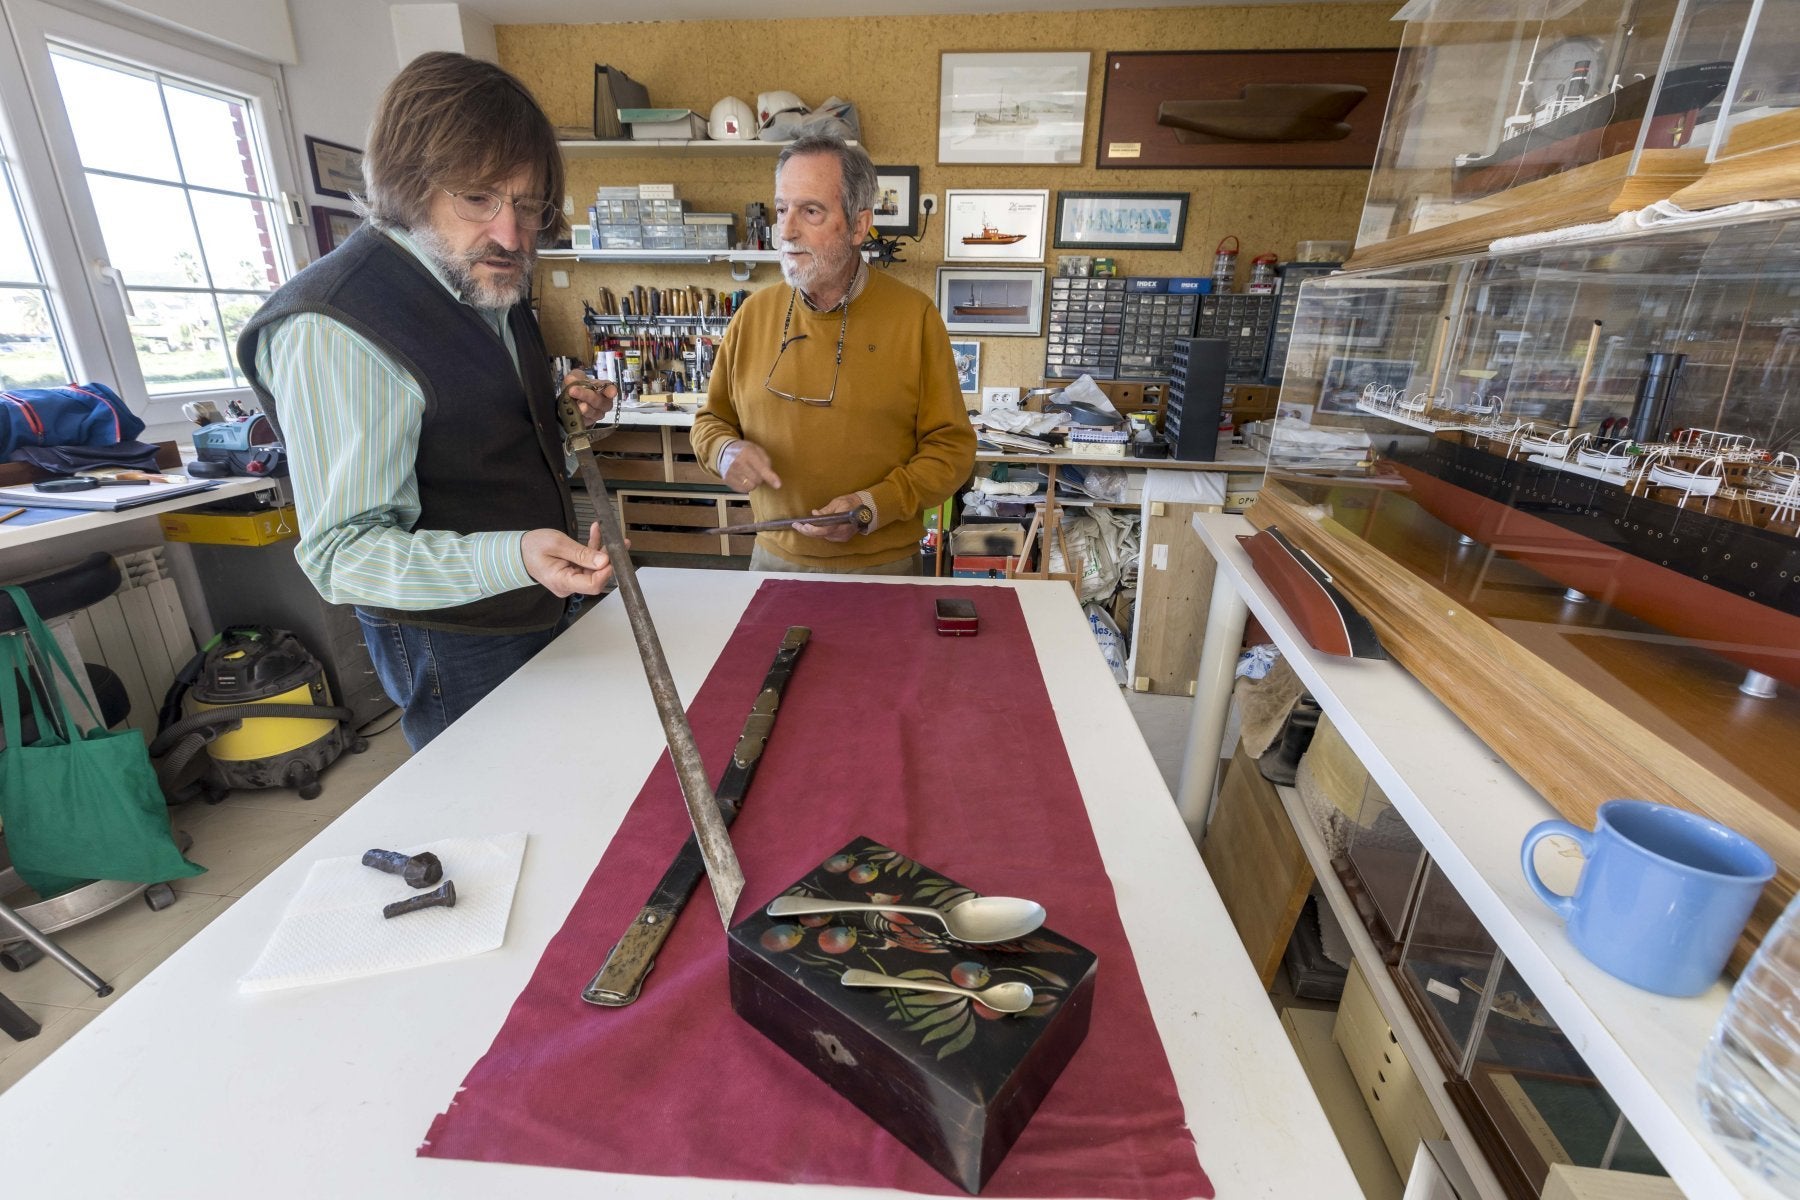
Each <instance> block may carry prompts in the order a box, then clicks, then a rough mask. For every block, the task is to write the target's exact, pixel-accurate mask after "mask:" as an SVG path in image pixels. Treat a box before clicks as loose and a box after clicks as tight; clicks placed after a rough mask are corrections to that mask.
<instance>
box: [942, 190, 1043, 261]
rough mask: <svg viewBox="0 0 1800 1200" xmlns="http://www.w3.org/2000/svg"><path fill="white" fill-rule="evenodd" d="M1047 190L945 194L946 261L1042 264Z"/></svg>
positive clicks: (954, 192) (950, 192)
mask: <svg viewBox="0 0 1800 1200" xmlns="http://www.w3.org/2000/svg"><path fill="white" fill-rule="evenodd" d="M1049 211H1050V193H1049V192H1048V191H1026V190H1002V191H982V192H967V191H961V192H959V191H955V190H951V191H947V192H945V193H944V261H945V262H988V263H992V262H1001V263H1006V262H1028V263H1035V262H1043V261H1044V233H1045V230H1046V228H1047V226H1048V214H1049Z"/></svg>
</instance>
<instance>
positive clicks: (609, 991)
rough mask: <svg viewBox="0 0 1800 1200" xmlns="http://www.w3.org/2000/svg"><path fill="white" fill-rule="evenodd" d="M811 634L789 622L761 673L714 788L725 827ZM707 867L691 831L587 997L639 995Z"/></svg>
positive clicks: (626, 1000) (617, 1002)
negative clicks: (772, 658)
mask: <svg viewBox="0 0 1800 1200" xmlns="http://www.w3.org/2000/svg"><path fill="white" fill-rule="evenodd" d="M811 636H812V630H810V629H808V628H806V627H805V626H804V625H792V626H789V627H788V631H787V635H786V636H785V637H783V638H782V639H781V648H780V649H779V650H777V651H776V652H775V661H774V663H773V664H772V665H771V666H770V667H769V673H768V674H767V675H766V676H764V677H763V685H762V690H761V691H760V692H758V693H757V694H756V701H755V703H753V704H752V705H751V706H750V715H749V716H748V717H746V718H745V719H744V729H743V732H742V733H740V734H739V735H738V740H737V746H736V747H735V748H733V750H732V752H731V761H730V762H729V763H727V764H726V765H725V774H724V775H722V776H721V777H720V778H719V786H718V789H717V791H716V792H715V793H714V795H715V797H716V798H717V799H718V802H719V819H720V820H721V821H722V822H723V823H724V824H725V825H726V826H727V827H729V826H730V825H731V822H732V821H733V820H735V819H736V818H737V814H738V809H739V808H740V807H742V805H743V803H744V795H745V793H747V792H748V791H749V790H750V780H751V779H752V778H754V777H755V775H756V764H757V763H759V762H761V761H762V752H763V746H764V744H766V743H767V742H768V740H769V731H770V730H772V729H773V728H775V714H776V713H777V712H778V711H780V708H781V690H782V688H784V687H786V686H787V681H788V676H790V675H792V674H793V673H794V663H795V662H796V661H797V660H798V659H799V658H800V651H802V650H804V649H806V641H807V639H808V638H810V637H811ZM704 872H705V865H704V864H703V863H702V861H701V858H700V844H699V842H698V841H696V840H695V838H694V835H692V834H689V835H688V839H687V841H686V842H684V843H682V847H681V852H680V853H679V854H677V855H676V856H675V861H674V862H672V863H670V864H669V869H668V870H666V871H664V872H663V877H662V879H661V880H660V881H659V882H658V883H657V885H656V890H655V891H654V892H652V893H650V899H649V900H648V901H647V902H646V903H645V904H644V907H643V910H642V911H640V912H639V913H638V915H637V917H636V919H634V920H633V921H632V922H631V926H630V928H628V929H626V931H625V933H624V935H623V936H621V937H620V938H619V940H618V942H617V943H616V944H615V945H614V946H613V948H612V950H611V952H609V953H608V954H607V956H606V962H605V964H604V965H603V966H602V967H601V968H600V973H599V974H598V975H595V976H594V978H593V981H592V982H590V983H589V984H588V985H587V987H586V988H585V989H583V990H582V993H581V998H582V999H583V1000H586V1001H587V1002H588V1003H589V1004H601V1005H605V1006H606V1007H608V1008H618V1007H620V1006H621V1005H625V1004H630V1003H631V1002H632V1001H633V1000H636V999H637V998H638V989H639V988H641V987H643V985H644V976H645V975H647V974H649V972H650V968H651V967H652V966H654V965H655V963H656V952H657V951H658V950H661V949H662V944H663V940H664V939H665V938H667V937H668V936H669V930H670V929H672V928H673V927H674V925H675V918H676V917H678V916H680V915H681V909H682V906H683V905H685V904H686V903H687V900H688V897H689V896H691V895H693V893H694V889H695V888H696V887H698V886H700V876H701V875H702V874H703V873H704Z"/></svg>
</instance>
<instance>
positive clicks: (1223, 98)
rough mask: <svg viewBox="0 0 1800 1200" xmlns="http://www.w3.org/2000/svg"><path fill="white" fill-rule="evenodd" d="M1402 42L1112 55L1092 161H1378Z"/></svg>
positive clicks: (1193, 164)
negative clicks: (1377, 46)
mask: <svg viewBox="0 0 1800 1200" xmlns="http://www.w3.org/2000/svg"><path fill="white" fill-rule="evenodd" d="M1398 56H1399V52H1398V51H1397V50H1183V51H1126V52H1113V53H1109V54H1108V55H1107V56H1106V71H1105V79H1106V83H1105V91H1104V92H1103V93H1102V98H1101V101H1100V136H1099V146H1098V149H1097V150H1096V152H1095V162H1094V165H1095V166H1097V167H1100V168H1102V169H1106V168H1118V167H1164V168H1179V169H1194V168H1208V167H1210V168H1226V167H1243V168H1261V169H1265V170H1266V169H1269V168H1281V167H1289V168H1295V167H1299V168H1305V167H1312V168H1350V167H1354V168H1361V169H1363V170H1367V169H1368V168H1370V167H1372V166H1374V165H1375V148H1376V146H1377V145H1378V144H1379V142H1380V139H1381V119H1382V116H1383V115H1384V114H1385V113H1386V112H1387V103H1388V91H1389V89H1390V88H1391V87H1392V85H1393V80H1394V64H1395V62H1396V61H1397V59H1398Z"/></svg>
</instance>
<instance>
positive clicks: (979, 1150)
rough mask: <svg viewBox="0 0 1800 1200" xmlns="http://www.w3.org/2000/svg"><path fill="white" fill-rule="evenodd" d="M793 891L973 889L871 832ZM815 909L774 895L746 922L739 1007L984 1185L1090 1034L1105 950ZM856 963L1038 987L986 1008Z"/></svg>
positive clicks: (951, 1174)
mask: <svg viewBox="0 0 1800 1200" xmlns="http://www.w3.org/2000/svg"><path fill="white" fill-rule="evenodd" d="M946 885H947V886H946ZM787 891H788V892H789V893H791V894H797V895H805V896H825V897H830V898H833V899H840V900H863V901H866V900H867V899H868V897H869V894H870V893H871V892H872V891H873V892H886V893H889V894H892V895H896V896H898V897H900V899H899V900H897V901H895V903H899V904H908V905H922V906H927V907H931V906H934V905H935V906H938V907H941V906H942V903H943V900H944V898H945V897H958V896H960V895H962V894H964V892H965V889H964V888H962V887H961V886H959V885H958V884H957V883H956V881H954V880H949V879H946V878H943V877H942V876H941V873H940V872H938V871H935V870H933V869H931V868H930V867H929V866H925V865H924V864H921V863H916V862H913V861H912V860H911V859H909V858H907V857H905V856H904V855H902V854H900V853H898V852H896V851H894V850H891V849H888V848H887V847H885V846H882V845H880V844H878V843H876V842H873V841H870V840H869V839H868V838H857V839H856V840H855V841H853V842H851V843H850V844H849V845H848V846H845V847H844V848H843V849H842V850H841V851H839V852H838V853H837V854H834V855H832V856H831V857H830V858H828V859H826V860H825V862H824V863H822V864H821V865H820V866H819V868H818V869H817V870H815V871H813V872H812V873H811V874H809V875H807V876H806V877H805V878H804V879H801V880H799V881H798V882H797V883H795V884H794V885H793V886H792V887H790V888H788V889H787ZM802 920H804V921H806V922H808V923H807V924H801V923H800V922H801V921H802ZM814 920H815V919H814V918H811V917H807V918H800V919H795V918H792V917H786V918H782V917H771V916H769V915H768V914H767V913H766V912H764V911H763V906H761V905H759V906H758V907H757V910H756V911H755V912H754V913H753V914H752V915H751V916H750V917H749V918H747V919H745V920H744V921H743V922H741V923H740V924H738V925H737V926H736V927H735V928H734V929H732V931H731V933H730V936H729V938H728V939H727V946H728V948H727V958H728V964H729V965H728V973H729V976H730V980H731V1007H732V1010H733V1011H735V1012H736V1013H737V1014H738V1016H740V1017H742V1018H743V1019H744V1020H746V1021H748V1022H749V1023H750V1024H751V1025H753V1026H754V1027H755V1028H756V1029H757V1031H758V1032H760V1033H761V1034H762V1035H763V1036H765V1037H767V1038H768V1039H769V1040H770V1041H772V1042H774V1043H775V1044H776V1045H777V1046H779V1047H781V1048H782V1049H783V1050H785V1051H786V1052H787V1053H788V1054H790V1055H792V1056H793V1057H794V1058H795V1059H796V1060H798V1061H799V1062H800V1063H801V1064H802V1065H803V1066H805V1067H806V1068H807V1069H808V1070H810V1071H812V1072H813V1074H815V1075H817V1076H818V1077H819V1078H820V1079H821V1080H823V1081H824V1082H825V1083H826V1084H827V1085H829V1086H830V1087H831V1089H832V1090H833V1091H835V1092H837V1093H838V1095H840V1096H842V1097H844V1099H846V1100H848V1101H850V1102H851V1103H852V1104H854V1105H856V1106H857V1107H858V1108H860V1109H861V1110H862V1111H863V1112H864V1113H865V1114H867V1115H868V1116H869V1117H870V1119H872V1120H873V1121H875V1122H876V1123H877V1124H878V1125H880V1126H882V1127H883V1128H884V1129H886V1130H887V1131H888V1132H889V1133H891V1134H893V1135H894V1136H895V1137H896V1138H898V1139H899V1140H900V1142H901V1143H902V1144H904V1145H905V1146H906V1147H907V1148H908V1149H910V1150H911V1151H912V1152H913V1153H915V1154H917V1155H918V1156H919V1157H920V1158H923V1159H924V1160H925V1161H926V1162H928V1163H930V1164H931V1165H932V1166H933V1167H935V1168H936V1169H937V1170H939V1171H941V1172H943V1174H944V1176H945V1177H946V1178H948V1179H949V1180H951V1181H952V1182H953V1183H956V1184H959V1185H960V1186H962V1187H963V1188H964V1189H966V1190H967V1191H970V1192H976V1191H979V1190H980V1189H981V1186H982V1185H983V1184H984V1183H986V1182H987V1180H988V1178H989V1176H991V1175H992V1174H993V1173H994V1170H995V1168H997V1167H998V1166H999V1165H1000V1160H1001V1159H1002V1158H1004V1157H1005V1155H1006V1152H1007V1150H1009V1149H1011V1147H1012V1144H1013V1142H1014V1141H1016V1140H1017V1139H1018V1136H1019V1134H1020V1133H1021V1132H1022V1131H1023V1130H1024V1128H1025V1125H1026V1122H1028V1121H1029V1120H1030V1119H1031V1116H1032V1114H1033V1113H1035V1112H1036V1111H1037V1108H1038V1105H1039V1103H1041V1102H1042V1100H1043V1098H1044V1096H1045V1094H1046V1093H1048V1092H1049V1090H1050V1088H1051V1086H1052V1084H1054V1083H1055V1081H1056V1078H1057V1076H1058V1075H1060V1074H1061V1073H1062V1070H1063V1068H1064V1067H1065V1066H1067V1065H1068V1062H1069V1060H1070V1059H1071V1058H1073V1057H1074V1055H1075V1052H1076V1050H1077V1049H1079V1048H1080V1046H1081V1042H1082V1039H1084V1038H1085V1037H1086V1036H1087V1031H1088V1021H1089V1017H1090V1015H1091V1013H1092V1009H1093V997H1094V978H1095V975H1096V965H1097V964H1096V960H1095V957H1094V954H1093V952H1092V951H1090V950H1087V949H1085V948H1083V947H1081V946H1079V945H1077V944H1076V943H1074V942H1072V941H1070V940H1069V939H1068V938H1065V937H1062V936H1060V935H1059V934H1056V933H1054V932H1052V931H1051V930H1049V929H1038V930H1036V931H1035V932H1034V933H1032V935H1031V936H1030V937H1029V938H1026V939H1021V940H1020V941H1017V942H1003V943H999V944H996V945H984V946H970V945H964V944H962V943H959V942H954V941H951V940H950V939H949V937H948V936H947V935H945V934H944V933H943V932H942V930H934V929H933V928H931V923H930V921H929V920H928V919H924V918H919V919H916V920H915V919H913V918H909V917H905V916H900V915H888V914H884V913H880V912H873V913H858V914H839V915H837V916H835V917H832V918H830V919H828V920H827V921H826V922H825V923H824V924H815V923H812V922H814ZM946 950H948V951H950V953H945V951H946ZM847 951H850V953H846V952H847ZM849 967H859V968H863V969H867V970H873V971H875V972H877V973H878V974H882V975H894V976H903V977H904V976H908V975H910V976H911V977H913V978H927V977H929V978H932V979H936V980H941V981H945V982H949V981H956V982H957V983H958V984H959V985H961V986H975V987H985V986H987V985H988V984H991V983H1001V982H1007V981H1018V982H1028V983H1029V984H1030V985H1031V988H1032V992H1033V999H1032V1004H1031V1007H1030V1008H1028V1009H1026V1010H1025V1011H1024V1012H1022V1013H1017V1014H1014V1015H1011V1016H1005V1015H1000V1014H996V1013H994V1012H993V1011H991V1010H987V1009H982V1010H981V1011H979V1012H977V1011H976V1010H977V1009H978V1008H980V1006H979V1005H978V1004H977V1002H976V1001H974V1000H971V999H968V998H966V997H963V996H952V995H945V994H941V993H929V992H917V991H910V990H902V989H898V988H881V987H875V988H861V987H845V986H843V984H842V983H841V982H840V980H841V978H842V976H843V972H844V971H845V970H846V969H847V968H849ZM769 1103H771V1104H778V1103H780V1097H779V1096H771V1097H770V1098H769Z"/></svg>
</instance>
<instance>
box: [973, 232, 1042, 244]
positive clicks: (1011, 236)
mask: <svg viewBox="0 0 1800 1200" xmlns="http://www.w3.org/2000/svg"><path fill="white" fill-rule="evenodd" d="M1027 236H1028V235H1026V234H1023V233H972V234H970V235H969V236H968V237H966V238H964V239H963V245H965V246H1010V245H1012V244H1013V243H1014V242H1022V241H1024V240H1025V238H1026V237H1027Z"/></svg>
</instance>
